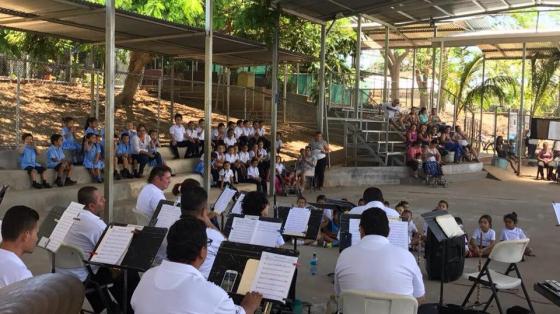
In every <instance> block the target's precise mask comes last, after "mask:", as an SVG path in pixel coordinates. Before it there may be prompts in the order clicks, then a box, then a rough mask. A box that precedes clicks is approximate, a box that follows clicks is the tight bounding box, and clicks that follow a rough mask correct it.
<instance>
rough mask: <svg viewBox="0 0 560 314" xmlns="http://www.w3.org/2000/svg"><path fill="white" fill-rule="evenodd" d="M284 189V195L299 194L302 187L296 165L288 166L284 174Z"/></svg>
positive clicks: (282, 182)
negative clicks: (300, 186) (298, 181)
mask: <svg viewBox="0 0 560 314" xmlns="http://www.w3.org/2000/svg"><path fill="white" fill-rule="evenodd" d="M281 184H282V191H283V192H284V195H286V196H287V195H299V194H300V189H299V186H298V184H297V174H296V169H295V167H293V166H292V167H289V168H286V170H285V171H284V173H283V175H282V180H281Z"/></svg>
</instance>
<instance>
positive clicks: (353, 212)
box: [348, 201, 401, 219]
mask: <svg viewBox="0 0 560 314" xmlns="http://www.w3.org/2000/svg"><path fill="white" fill-rule="evenodd" d="M374 207H377V208H380V209H382V210H383V211H384V212H385V214H387V218H389V219H396V218H399V217H400V216H401V215H400V214H399V212H398V211H396V210H394V209H392V208H390V207H385V204H383V203H382V202H379V201H372V202H369V203H367V204H365V205H362V206H357V207H354V208H352V209H351V210H350V211H349V212H348V214H351V215H361V214H362V213H363V212H365V211H366V209H370V208H374Z"/></svg>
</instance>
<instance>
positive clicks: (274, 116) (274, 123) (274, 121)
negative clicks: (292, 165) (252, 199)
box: [268, 12, 280, 196]
mask: <svg viewBox="0 0 560 314" xmlns="http://www.w3.org/2000/svg"><path fill="white" fill-rule="evenodd" d="M279 35H280V13H279V12H278V16H277V17H276V19H275V20H274V35H273V40H272V99H271V101H270V103H271V105H272V108H271V111H270V118H271V124H270V133H271V134H270V137H271V139H272V143H271V146H272V149H271V150H270V151H271V152H270V176H269V178H270V182H269V183H270V185H269V189H268V192H269V194H270V195H271V196H273V195H274V194H276V189H275V186H274V178H275V176H276V149H274V147H275V145H276V131H277V130H278V46H279V40H280V39H279Z"/></svg>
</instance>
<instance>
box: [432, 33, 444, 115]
mask: <svg viewBox="0 0 560 314" xmlns="http://www.w3.org/2000/svg"><path fill="white" fill-rule="evenodd" d="M444 49H445V43H444V42H443V41H442V42H441V45H440V47H439V73H438V94H437V109H438V111H439V110H440V108H441V104H440V103H439V101H440V100H441V92H442V91H443V85H442V79H441V78H442V77H443V50H444ZM432 84H433V83H432Z"/></svg>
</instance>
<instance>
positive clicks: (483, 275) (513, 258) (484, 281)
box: [461, 239, 535, 314]
mask: <svg viewBox="0 0 560 314" xmlns="http://www.w3.org/2000/svg"><path fill="white" fill-rule="evenodd" d="M528 244H529V239H523V240H511V241H502V242H498V243H496V245H495V246H494V249H492V252H491V253H490V256H489V257H488V260H486V263H484V266H483V267H482V269H481V270H480V272H477V273H471V274H466V275H465V277H466V278H467V279H469V280H470V281H473V282H474V284H473V285H472V287H471V289H470V290H469V293H468V294H467V297H466V298H465V300H464V301H463V304H462V305H461V306H462V307H464V306H465V305H466V304H467V302H468V301H469V298H470V296H471V294H472V293H473V291H474V289H475V288H476V286H477V285H479V284H481V285H483V286H486V287H489V288H490V289H491V290H492V295H491V296H490V299H489V300H488V301H487V302H486V306H485V307H484V309H483V310H482V311H483V312H484V311H486V309H488V307H489V306H490V304H491V303H492V301H493V300H494V299H496V305H497V306H498V310H499V311H500V314H503V313H504V311H503V310H502V305H501V304H500V300H499V299H498V291H499V290H505V289H514V288H517V287H519V286H521V289H523V294H525V298H526V299H527V303H528V304H529V308H530V309H531V311H532V312H533V313H534V312H535V310H534V309H533V304H532V303H531V299H530V298H529V294H528V293H527V289H526V288H525V285H524V284H523V279H522V278H521V273H520V272H519V268H518V267H517V263H519V262H520V261H521V260H522V258H523V253H524V252H525V248H527V245H528ZM492 261H496V262H500V263H506V264H509V266H508V268H507V270H506V272H505V274H501V273H498V272H496V271H495V270H493V269H491V268H489V267H488V266H489V264H490V263H491V262H492ZM512 271H515V274H516V275H517V277H512V276H509V273H510V272H512Z"/></svg>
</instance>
